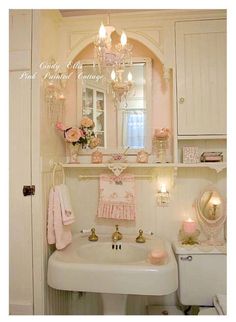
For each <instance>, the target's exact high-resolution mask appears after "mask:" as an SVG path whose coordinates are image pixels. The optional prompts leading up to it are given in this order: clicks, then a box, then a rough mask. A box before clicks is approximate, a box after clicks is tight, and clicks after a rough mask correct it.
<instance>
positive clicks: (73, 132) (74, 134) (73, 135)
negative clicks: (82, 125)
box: [65, 127, 84, 143]
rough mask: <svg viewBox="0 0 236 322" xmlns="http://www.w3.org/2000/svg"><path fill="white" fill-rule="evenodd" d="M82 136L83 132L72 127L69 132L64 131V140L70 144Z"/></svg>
mask: <svg viewBox="0 0 236 322" xmlns="http://www.w3.org/2000/svg"><path fill="white" fill-rule="evenodd" d="M83 136H84V133H83V131H82V130H81V129H79V128H77V127H72V128H70V129H69V130H67V131H65V138H66V140H67V141H68V142H70V143H73V142H77V141H79V139H80V138H81V137H83Z"/></svg>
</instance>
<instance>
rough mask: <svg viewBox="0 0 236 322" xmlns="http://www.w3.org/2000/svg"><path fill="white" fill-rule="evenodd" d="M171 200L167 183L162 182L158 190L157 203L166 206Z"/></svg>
mask: <svg viewBox="0 0 236 322" xmlns="http://www.w3.org/2000/svg"><path fill="white" fill-rule="evenodd" d="M169 202H170V194H169V192H168V191H167V189H166V185H165V184H164V183H162V184H161V185H160V190H159V191H158V192H157V203H158V205H159V206H162V207H165V206H167V205H168V204H169Z"/></svg>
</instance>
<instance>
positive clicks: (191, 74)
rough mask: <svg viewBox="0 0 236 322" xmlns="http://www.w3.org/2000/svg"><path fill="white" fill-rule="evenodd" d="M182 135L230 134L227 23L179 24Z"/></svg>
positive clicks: (215, 21) (178, 89)
mask: <svg viewBox="0 0 236 322" xmlns="http://www.w3.org/2000/svg"><path fill="white" fill-rule="evenodd" d="M176 64H177V106H178V134H179V135H224V134H226V22H225V20H208V21H190V22H178V23H176Z"/></svg>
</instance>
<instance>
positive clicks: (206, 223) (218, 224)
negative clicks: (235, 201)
mask: <svg viewBox="0 0 236 322" xmlns="http://www.w3.org/2000/svg"><path fill="white" fill-rule="evenodd" d="M196 212H197V218H198V221H199V223H200V225H201V227H202V229H203V231H204V233H205V234H206V236H207V238H208V239H207V241H206V244H208V245H222V244H223V243H224V241H223V240H220V239H217V238H218V237H219V235H220V233H221V232H222V229H223V226H224V223H225V220H226V210H225V201H224V198H223V197H222V196H221V194H220V193H219V192H218V191H217V189H215V188H209V189H206V190H204V191H203V192H201V194H200V196H199V198H198V199H197V200H196ZM221 239H222V238H221Z"/></svg>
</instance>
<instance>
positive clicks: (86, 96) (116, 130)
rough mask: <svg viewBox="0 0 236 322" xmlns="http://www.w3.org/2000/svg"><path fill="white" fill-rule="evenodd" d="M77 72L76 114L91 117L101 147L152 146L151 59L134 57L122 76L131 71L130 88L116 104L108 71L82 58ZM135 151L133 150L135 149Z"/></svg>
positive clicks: (145, 147)
mask: <svg viewBox="0 0 236 322" xmlns="http://www.w3.org/2000/svg"><path fill="white" fill-rule="evenodd" d="M80 66H81V68H80V69H78V72H77V111H78V112H77V115H78V117H79V119H80V118H81V117H83V116H88V117H89V118H91V119H92V120H93V121H94V124H95V129H94V130H95V133H96V135H97V136H98V137H99V138H100V141H101V143H100V148H102V149H104V150H106V151H107V152H110V151H113V150H116V149H117V148H118V149H119V150H121V151H122V150H126V149H127V148H128V147H129V151H135V150H136V151H137V150H139V149H143V148H144V149H146V150H147V151H150V150H151V132H150V126H148V124H149V122H150V119H151V84H152V83H151V74H152V70H151V66H152V65H151V59H149V58H134V59H133V64H132V66H130V67H129V68H126V70H125V73H124V78H125V79H126V78H127V77H128V74H129V73H131V74H132V78H133V88H132V90H131V91H130V92H129V93H128V95H127V97H126V99H125V100H123V101H121V102H120V103H119V105H118V106H116V104H115V102H114V95H113V94H114V93H113V92H112V89H111V81H112V80H111V77H110V74H111V73H109V72H107V73H105V74H102V73H100V71H99V69H98V67H97V65H96V66H94V64H93V61H92V60H81V61H80ZM136 151H135V152H136Z"/></svg>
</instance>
